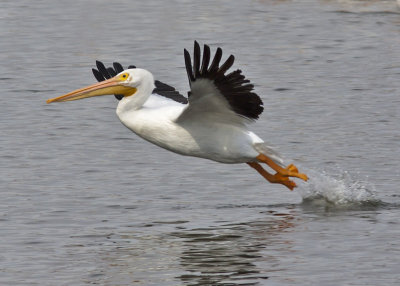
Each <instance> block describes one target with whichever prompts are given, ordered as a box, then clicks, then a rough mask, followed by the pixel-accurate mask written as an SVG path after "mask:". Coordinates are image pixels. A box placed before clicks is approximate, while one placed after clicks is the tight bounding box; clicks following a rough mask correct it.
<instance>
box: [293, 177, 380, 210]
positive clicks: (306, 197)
mask: <svg viewBox="0 0 400 286" xmlns="http://www.w3.org/2000/svg"><path fill="white" fill-rule="evenodd" d="M308 175H309V177H310V180H309V182H308V183H306V184H303V185H302V186H300V188H299V193H300V194H301V196H302V198H303V203H304V204H312V205H320V206H332V207H339V208H353V207H376V206H378V205H380V203H381V201H380V200H379V199H378V198H377V197H376V195H375V194H376V189H375V186H374V185H373V184H372V183H371V182H369V181H368V180H367V178H363V179H360V178H358V177H359V176H356V175H351V174H350V173H349V172H347V171H343V170H337V171H329V172H328V171H322V172H316V171H314V170H310V171H308Z"/></svg>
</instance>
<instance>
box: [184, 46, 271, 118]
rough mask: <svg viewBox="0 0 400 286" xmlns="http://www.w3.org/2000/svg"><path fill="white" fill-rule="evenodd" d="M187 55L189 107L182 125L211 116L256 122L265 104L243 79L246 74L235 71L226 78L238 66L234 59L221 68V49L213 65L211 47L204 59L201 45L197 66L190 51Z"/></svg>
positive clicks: (197, 54)
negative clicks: (194, 117) (191, 118)
mask: <svg viewBox="0 0 400 286" xmlns="http://www.w3.org/2000/svg"><path fill="white" fill-rule="evenodd" d="M184 55H185V65H186V71H187V74H188V78H189V84H190V92H189V93H188V95H189V98H188V99H189V105H188V106H187V108H186V109H185V110H184V111H183V113H182V114H181V116H180V117H179V118H178V121H179V120H188V119H189V118H190V117H192V116H205V115H206V114H207V115H214V118H221V120H234V121H236V122H237V121H241V122H243V121H245V120H243V119H248V120H255V119H257V118H258V117H259V115H260V114H261V113H262V112H263V110H264V108H263V106H262V105H263V102H262V100H261V99H260V97H259V96H258V95H257V94H255V93H254V92H253V88H254V86H253V85H252V84H251V83H250V81H249V80H248V79H246V78H245V77H244V75H242V71H241V70H235V71H233V72H231V73H229V74H226V72H227V71H228V70H229V69H230V68H231V67H232V65H233V63H234V60H235V58H234V56H233V55H231V56H229V57H228V59H227V60H226V61H225V62H224V63H223V64H222V65H221V66H220V61H221V58H222V50H221V48H218V49H217V51H216V53H215V56H214V59H213V61H212V63H211V64H210V59H211V52H210V47H209V46H208V45H204V50H203V58H201V51H200V45H199V44H198V43H197V42H196V41H195V42H194V52H193V66H192V62H191V58H190V54H189V52H188V51H187V50H186V49H185V50H184Z"/></svg>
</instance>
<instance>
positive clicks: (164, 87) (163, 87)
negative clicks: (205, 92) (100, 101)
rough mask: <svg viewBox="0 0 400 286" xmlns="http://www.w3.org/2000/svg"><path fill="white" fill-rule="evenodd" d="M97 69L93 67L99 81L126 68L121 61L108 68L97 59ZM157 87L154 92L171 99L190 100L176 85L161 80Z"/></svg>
mask: <svg viewBox="0 0 400 286" xmlns="http://www.w3.org/2000/svg"><path fill="white" fill-rule="evenodd" d="M96 66H97V69H92V72H93V75H94V77H95V78H96V79H97V80H98V81H103V80H105V79H109V78H111V77H113V76H116V75H117V74H119V73H120V72H122V71H123V70H124V68H123V66H122V65H121V64H120V63H117V62H115V63H113V67H109V68H106V67H105V66H104V64H103V63H102V62H100V61H96ZM134 68H136V66H133V65H131V66H129V67H128V69H134ZM154 84H155V86H156V88H155V89H154V90H153V93H156V94H158V95H161V96H164V97H167V98H169V99H172V100H175V101H177V102H179V103H184V104H186V103H187V102H188V100H187V98H186V97H184V96H183V95H182V94H180V93H179V92H178V91H177V90H175V88H174V87H172V86H170V85H168V84H166V83H163V82H161V81H159V80H156V81H155V82H154ZM114 96H115V98H116V99H118V100H121V99H122V98H123V97H124V96H123V95H121V94H114Z"/></svg>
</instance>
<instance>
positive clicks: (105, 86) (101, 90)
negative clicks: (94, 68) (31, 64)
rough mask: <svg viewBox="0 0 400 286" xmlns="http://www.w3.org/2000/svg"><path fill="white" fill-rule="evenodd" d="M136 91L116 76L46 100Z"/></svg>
mask: <svg viewBox="0 0 400 286" xmlns="http://www.w3.org/2000/svg"><path fill="white" fill-rule="evenodd" d="M136 91H137V89H136V88H134V87H130V86H124V85H122V84H121V81H120V80H119V78H118V77H113V78H110V79H107V80H105V81H102V82H99V83H96V84H92V85H89V86H86V87H84V88H80V89H77V90H74V91H72V92H70V93H67V94H65V95H62V96H59V97H55V98H51V99H48V100H47V101H46V102H47V103H52V102H63V101H71V100H78V99H83V98H88V97H92V96H99V95H108V94H122V95H124V96H129V95H133V94H134V93H135V92H136Z"/></svg>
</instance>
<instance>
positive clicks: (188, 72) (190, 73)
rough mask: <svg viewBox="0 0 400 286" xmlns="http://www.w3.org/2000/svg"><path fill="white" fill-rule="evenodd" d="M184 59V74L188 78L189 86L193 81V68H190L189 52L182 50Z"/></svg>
mask: <svg viewBox="0 0 400 286" xmlns="http://www.w3.org/2000/svg"><path fill="white" fill-rule="evenodd" d="M183 53H184V57H185V66H186V72H187V75H188V78H189V84H190V83H191V82H192V81H194V80H195V77H194V75H193V68H192V60H191V58H190V54H189V52H188V51H187V50H186V49H184V50H183Z"/></svg>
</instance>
